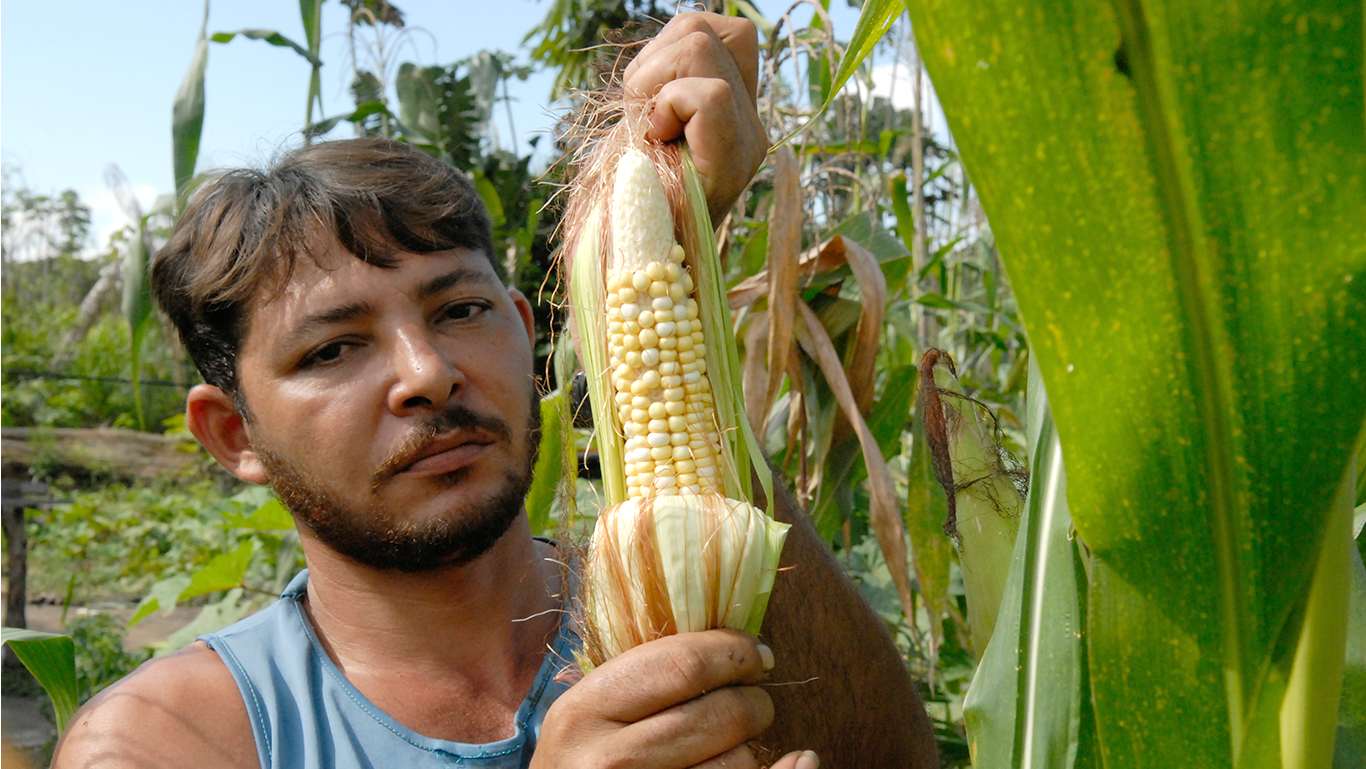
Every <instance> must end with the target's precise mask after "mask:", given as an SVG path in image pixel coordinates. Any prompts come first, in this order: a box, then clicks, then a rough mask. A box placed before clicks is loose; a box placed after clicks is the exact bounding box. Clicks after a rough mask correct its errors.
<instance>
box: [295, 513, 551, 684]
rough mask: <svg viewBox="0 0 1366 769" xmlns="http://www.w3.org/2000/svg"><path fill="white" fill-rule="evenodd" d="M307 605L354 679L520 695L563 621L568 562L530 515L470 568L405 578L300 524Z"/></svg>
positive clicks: (326, 645) (331, 653)
mask: <svg viewBox="0 0 1366 769" xmlns="http://www.w3.org/2000/svg"><path fill="white" fill-rule="evenodd" d="M300 539H301V542H302V544H303V547H304V554H305V557H306V558H307V561H308V565H309V579H308V598H307V610H308V613H309V616H310V618H311V619H312V621H313V625H314V628H315V630H316V632H317V634H318V637H319V639H320V640H321V641H322V643H323V646H324V648H326V649H327V652H328V654H329V656H331V657H332V659H333V661H334V662H336V663H337V665H338V667H340V668H341V669H342V670H343V671H344V672H345V673H346V675H347V677H348V678H351V679H352V680H353V682H356V681H357V679H358V678H367V677H372V676H373V677H381V678H382V677H383V676H385V675H387V674H388V673H390V672H402V673H406V674H408V675H411V674H413V673H415V672H420V673H421V674H423V675H427V676H431V677H432V678H433V680H454V681H458V682H459V683H461V684H462V685H463V686H468V687H471V688H473V689H478V690H483V691H486V692H487V693H489V694H490V695H493V696H495V697H497V696H499V693H500V692H505V693H506V694H508V695H509V696H511V697H513V700H512V701H519V700H520V699H521V697H522V696H524V695H525V693H526V687H527V686H529V684H530V681H531V680H532V679H533V678H534V677H535V674H536V671H537V670H538V669H539V668H540V665H541V662H542V660H543V659H544V656H545V651H546V645H547V643H548V642H549V640H550V637H551V636H552V635H553V633H554V631H555V629H556V628H557V627H558V624H559V621H560V612H559V611H558V609H559V608H560V606H561V596H560V581H561V577H560V567H559V565H558V564H557V563H555V562H553V561H550V560H548V559H550V558H553V557H554V550H553V548H551V547H550V546H549V545H546V544H545V543H541V542H538V541H536V540H533V539H532V538H531V531H530V528H529V526H528V525H527V520H526V516H525V514H523V515H522V516H520V517H519V518H518V519H517V521H516V522H515V523H514V524H513V526H512V528H511V529H509V530H508V532H507V533H506V534H505V535H504V536H503V537H502V538H501V539H500V540H499V541H498V542H497V543H495V544H494V546H493V547H492V548H491V549H490V550H489V551H488V552H486V553H484V554H483V555H482V556H480V557H479V558H477V559H475V560H474V561H471V562H470V563H467V564H464V565H461V566H451V567H446V568H440V569H436V570H433V571H429V572H422V573H417V574H406V573H403V572H399V571H392V570H379V569H374V568H371V567H368V566H363V565H361V564H358V563H356V562H355V561H352V560H350V559H349V558H346V557H344V556H341V555H339V554H337V553H336V552H335V551H332V550H330V549H329V548H327V547H326V546H325V545H323V544H322V543H321V542H319V541H317V540H316V539H314V538H313V537H312V536H311V533H310V532H308V531H306V530H301V532H300Z"/></svg>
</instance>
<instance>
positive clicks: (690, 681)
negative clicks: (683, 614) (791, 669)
mask: <svg viewBox="0 0 1366 769" xmlns="http://www.w3.org/2000/svg"><path fill="white" fill-rule="evenodd" d="M770 657H771V652H770ZM763 679H764V661H763V658H762V656H761V654H760V651H759V642H758V641H756V640H755V639H754V638H753V637H752V636H749V635H746V634H744V633H740V632H738V631H734V630H708V631H706V632H702V633H680V634H679V635H674V636H666V637H664V638H660V639H658V640H655V641H651V642H649V643H647V644H642V645H640V646H637V647H635V648H634V649H631V650H629V651H627V652H625V653H624V654H622V655H620V656H618V657H616V658H614V659H611V660H609V661H607V662H605V663H603V664H602V665H601V666H600V667H599V668H598V669H597V670H594V671H593V672H592V673H591V674H589V675H588V676H585V677H584V679H583V681H581V682H579V684H578V685H577V686H575V687H574V689H573V690H571V691H576V692H579V693H580V695H581V696H580V698H581V699H583V700H584V701H596V702H598V703H599V710H598V715H599V716H600V717H601V718H604V719H609V720H612V721H617V722H621V723H634V722H636V721H640V720H642V719H644V718H647V717H649V716H652V715H655V714H657V713H661V712H663V711H665V710H668V709H669V708H672V707H674V706H676V705H679V704H681V703H684V702H688V701H689V700H692V699H695V698H697V697H699V696H701V695H702V694H704V693H706V692H711V691H715V690H717V689H720V688H722V687H724V686H731V685H734V684H754V683H758V682H760V681H762V680H763Z"/></svg>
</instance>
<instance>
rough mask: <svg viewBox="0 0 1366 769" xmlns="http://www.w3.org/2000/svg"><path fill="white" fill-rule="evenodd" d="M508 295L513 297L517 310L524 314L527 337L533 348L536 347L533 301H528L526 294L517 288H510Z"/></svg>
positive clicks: (523, 319) (523, 323)
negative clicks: (532, 310)
mask: <svg viewBox="0 0 1366 769" xmlns="http://www.w3.org/2000/svg"><path fill="white" fill-rule="evenodd" d="M508 297H510V298H511V299H512V304H513V306H515V307H516V308H517V312H518V313H520V314H521V316H522V325H524V326H526V338H527V341H528V342H530V343H531V349H532V350H535V349H536V318H535V316H534V315H533V314H532V312H531V302H528V301H527V298H526V295H524V294H523V293H522V292H521V291H518V290H517V289H515V288H509V289H508Z"/></svg>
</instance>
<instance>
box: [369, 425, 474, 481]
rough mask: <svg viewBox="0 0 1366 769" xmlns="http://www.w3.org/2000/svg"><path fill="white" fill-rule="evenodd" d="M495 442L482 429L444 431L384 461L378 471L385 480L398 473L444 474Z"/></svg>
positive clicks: (468, 460)
mask: <svg viewBox="0 0 1366 769" xmlns="http://www.w3.org/2000/svg"><path fill="white" fill-rule="evenodd" d="M495 442H496V439H495V438H494V437H493V436H492V435H489V434H487V433H484V432H482V431H463V430H462V431H456V432H454V433H448V434H446V435H443V436H438V437H437V438H435V439H433V440H430V441H427V442H424V443H423V444H422V445H421V446H420V447H418V448H417V449H415V450H412V451H408V452H403V453H402V454H401V455H400V456H398V457H395V458H394V459H392V460H390V461H388V462H385V463H384V464H385V467H384V468H383V470H382V471H381V473H379V475H380V476H382V477H383V478H384V479H385V480H387V479H389V478H393V477H395V476H399V475H409V476H413V477H419V478H421V477H428V476H435V475H445V474H447V473H451V472H454V471H456V470H459V469H461V468H464V467H468V466H470V465H472V464H474V463H475V462H477V461H479V459H480V458H481V457H483V456H484V454H485V453H486V452H487V450H488V448H489V447H490V446H492V445H493V444H494V443H495Z"/></svg>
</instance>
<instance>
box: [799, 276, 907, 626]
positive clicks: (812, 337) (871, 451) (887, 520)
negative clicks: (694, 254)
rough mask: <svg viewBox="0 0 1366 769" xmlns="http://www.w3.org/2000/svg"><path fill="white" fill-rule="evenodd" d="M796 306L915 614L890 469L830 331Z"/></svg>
mask: <svg viewBox="0 0 1366 769" xmlns="http://www.w3.org/2000/svg"><path fill="white" fill-rule="evenodd" d="M797 309H798V311H799V313H800V316H801V319H802V324H801V327H800V331H803V332H804V334H803V336H805V337H806V339H804V340H803V342H804V343H808V342H809V349H810V350H811V352H812V353H813V357H814V358H815V359H816V363H817V365H819V366H820V369H821V373H822V374H823V375H824V376H825V381H826V382H827V383H828V384H829V385H830V389H831V391H832V392H834V394H835V400H836V401H837V402H838V403H839V406H840V410H841V411H842V412H843V413H844V415H845V417H846V418H847V419H848V420H849V422H850V424H852V425H853V427H854V432H855V433H856V434H857V435H858V439H859V446H860V447H861V448H862V449H863V462H864V465H865V466H866V467H867V469H868V489H869V491H870V492H871V497H872V505H871V509H869V511H868V519H869V522H871V523H872V525H873V534H874V535H875V536H876V537H877V543H878V547H880V548H881V549H882V555H883V557H884V558H885V559H886V561H887V570H888V571H889V572H891V575H892V584H893V585H895V586H896V593H897V597H899V598H900V599H901V608H902V611H904V612H905V613H906V616H907V617H908V618H914V617H915V607H914V604H913V603H912V598H911V578H910V569H909V567H908V563H909V558H908V557H907V554H906V540H905V535H904V529H903V527H902V523H901V505H900V503H899V501H898V499H897V496H896V487H895V486H894V485H893V483H892V475H891V472H890V471H889V470H888V469H887V461H886V460H885V459H883V458H882V450H881V448H879V447H878V445H877V439H876V438H874V437H873V432H872V430H869V429H868V423H867V421H865V420H864V418H863V414H862V413H860V412H859V408H858V403H857V401H855V400H854V393H853V391H852V390H851V389H850V388H849V381H848V379H847V378H845V375H844V367H843V366H842V365H841V363H840V357H839V352H838V351H836V350H835V344H834V343H833V342H831V341H830V335H829V334H827V333H826V331H825V327H824V326H822V325H821V322H820V319H819V318H817V317H816V313H814V312H812V311H811V308H810V307H808V306H807V305H806V302H798V303H797Z"/></svg>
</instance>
